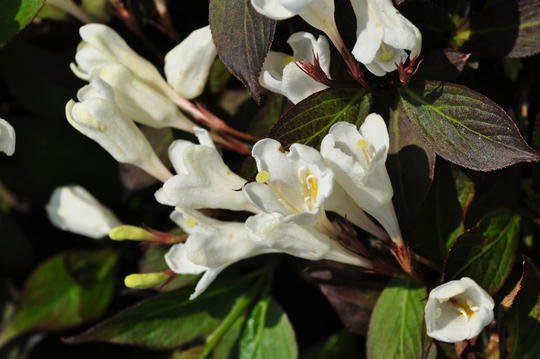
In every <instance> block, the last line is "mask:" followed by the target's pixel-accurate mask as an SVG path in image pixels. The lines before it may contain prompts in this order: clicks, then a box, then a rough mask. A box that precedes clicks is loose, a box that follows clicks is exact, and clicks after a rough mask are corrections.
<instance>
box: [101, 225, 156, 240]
mask: <svg viewBox="0 0 540 359" xmlns="http://www.w3.org/2000/svg"><path fill="white" fill-rule="evenodd" d="M109 238H111V239H112V240H113V241H153V240H155V239H156V236H155V235H153V234H152V233H150V232H148V231H147V230H146V229H143V228H140V227H136V226H128V225H122V226H119V227H115V228H113V229H111V230H110V231H109Z"/></svg>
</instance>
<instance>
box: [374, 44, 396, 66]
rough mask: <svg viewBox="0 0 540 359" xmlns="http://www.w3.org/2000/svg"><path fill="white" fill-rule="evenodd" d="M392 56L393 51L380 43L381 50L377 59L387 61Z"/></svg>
mask: <svg viewBox="0 0 540 359" xmlns="http://www.w3.org/2000/svg"><path fill="white" fill-rule="evenodd" d="M393 57H394V51H392V49H389V48H387V47H386V45H385V44H384V43H382V44H381V51H380V52H379V54H378V55H377V59H379V61H382V62H388V61H390V60H392V58H393Z"/></svg>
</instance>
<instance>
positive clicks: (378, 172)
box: [321, 114, 403, 245]
mask: <svg viewBox="0 0 540 359" xmlns="http://www.w3.org/2000/svg"><path fill="white" fill-rule="evenodd" d="M388 147H389V138H388V131H387V129H386V124H385V123H384V120H383V119H382V117H381V116H379V115H377V114H370V115H369V116H367V117H366V119H365V121H364V123H363V124H362V126H361V127H360V130H358V129H357V128H356V126H354V125H353V124H350V123H347V122H338V123H336V124H334V125H333V126H332V127H331V128H330V131H329V133H328V135H326V136H325V137H324V139H323V141H322V143H321V154H322V156H323V157H324V160H325V161H326V164H327V165H328V166H329V167H330V168H332V169H333V171H334V173H335V174H336V181H337V182H338V183H339V184H340V185H341V186H342V187H343V189H344V190H345V191H346V192H347V194H349V195H350V197H351V198H352V199H353V200H354V201H355V202H356V204H357V205H358V206H359V207H361V208H362V209H363V210H364V211H366V212H367V213H369V214H370V215H371V216H373V217H375V219H376V220H377V221H378V222H379V223H380V224H381V225H382V226H383V227H384V229H385V230H386V231H387V232H388V234H389V235H390V237H391V238H392V240H393V241H394V242H396V244H397V245H402V243H403V242H402V239H401V232H400V230H399V224H398V222H397V218H396V214H395V211H394V206H393V204H392V196H393V195H394V191H393V189H392V183H391V182H390V178H389V177H388V172H387V171H386V167H385V162H386V157H387V155H388Z"/></svg>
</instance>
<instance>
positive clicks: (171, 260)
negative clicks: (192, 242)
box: [165, 243, 208, 274]
mask: <svg viewBox="0 0 540 359" xmlns="http://www.w3.org/2000/svg"><path fill="white" fill-rule="evenodd" d="M165 262H167V265H168V266H169V268H170V269H171V270H172V271H173V272H175V273H177V274H199V273H203V272H205V271H207V270H208V268H207V267H205V266H201V265H198V264H195V263H193V262H191V261H190V260H189V259H188V257H187V247H186V244H185V243H178V244H175V245H174V246H172V247H171V248H170V249H169V251H168V252H167V253H166V254H165Z"/></svg>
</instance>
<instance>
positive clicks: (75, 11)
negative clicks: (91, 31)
mask: <svg viewBox="0 0 540 359" xmlns="http://www.w3.org/2000/svg"><path fill="white" fill-rule="evenodd" d="M47 3H48V4H49V5H52V6H56V7H57V8H59V9H60V10H63V11H65V12H67V13H68V14H70V15H71V16H73V17H74V18H76V19H77V20H79V21H80V22H82V23H84V24H89V23H91V22H94V20H93V19H92V18H91V17H90V16H88V14H87V13H85V12H84V11H83V10H82V9H81V8H80V7H79V6H77V4H75V3H74V2H73V0H48V1H47Z"/></svg>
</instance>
